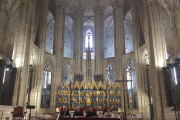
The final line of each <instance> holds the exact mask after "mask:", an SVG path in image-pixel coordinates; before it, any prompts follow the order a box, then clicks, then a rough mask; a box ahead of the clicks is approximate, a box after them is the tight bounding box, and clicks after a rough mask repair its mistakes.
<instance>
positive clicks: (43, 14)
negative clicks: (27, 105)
mask: <svg viewBox="0 0 180 120" xmlns="http://www.w3.org/2000/svg"><path fill="white" fill-rule="evenodd" d="M39 2H40V4H39V5H40V6H38V8H37V9H38V10H37V12H39V16H38V17H39V31H38V32H39V45H38V47H39V51H38V55H37V60H38V61H37V64H38V66H37V71H36V77H37V78H36V80H37V86H36V90H37V92H36V93H37V98H36V110H37V111H39V109H40V105H41V91H42V81H43V70H44V52H45V42H46V30H47V15H48V3H49V0H42V1H39Z"/></svg>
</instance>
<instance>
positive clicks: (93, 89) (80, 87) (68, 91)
mask: <svg viewBox="0 0 180 120" xmlns="http://www.w3.org/2000/svg"><path fill="white" fill-rule="evenodd" d="M86 52H87V56H86V78H85V81H83V82H78V81H76V80H74V67H73V69H72V73H71V82H70V84H69V85H68V83H67V81H66V82H65V83H64V84H62V83H61V82H60V83H59V85H58V86H57V95H56V108H62V107H63V106H67V107H68V108H69V109H70V110H74V109H75V107H76V106H80V107H81V108H83V109H86V108H88V107H90V106H92V107H94V108H96V109H97V110H102V109H104V108H106V107H107V106H110V107H111V108H112V109H113V110H117V109H118V108H121V96H122V94H121V93H122V92H121V86H120V83H116V84H115V85H114V83H113V82H112V81H111V82H110V85H107V83H106V82H107V81H106V72H105V69H104V74H103V80H98V82H92V65H91V50H90V47H89V44H88V49H87V51H86Z"/></svg>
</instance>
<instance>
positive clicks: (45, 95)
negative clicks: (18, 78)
mask: <svg viewBox="0 0 180 120" xmlns="http://www.w3.org/2000/svg"><path fill="white" fill-rule="evenodd" d="M52 72H53V66H52V63H51V61H50V59H47V60H46V61H45V63H44V71H43V80H42V91H41V108H49V107H50V96H51V81H52Z"/></svg>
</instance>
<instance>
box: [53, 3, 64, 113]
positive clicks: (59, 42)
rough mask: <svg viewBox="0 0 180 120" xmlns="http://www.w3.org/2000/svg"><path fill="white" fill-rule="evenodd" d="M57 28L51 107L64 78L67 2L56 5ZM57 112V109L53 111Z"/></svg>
mask: <svg viewBox="0 0 180 120" xmlns="http://www.w3.org/2000/svg"><path fill="white" fill-rule="evenodd" d="M56 7H57V8H56V13H55V28H54V54H55V55H56V63H55V66H54V77H53V80H52V83H51V86H52V87H51V88H52V90H51V105H50V106H51V109H52V111H53V110H55V109H53V107H54V105H55V102H56V86H57V84H58V83H59V81H61V82H62V79H63V55H64V25H65V4H64V3H60V5H58V6H56ZM52 91H53V92H52ZM53 112H55V111H53Z"/></svg>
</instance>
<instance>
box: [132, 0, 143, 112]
mask: <svg viewBox="0 0 180 120" xmlns="http://www.w3.org/2000/svg"><path fill="white" fill-rule="evenodd" d="M131 6H132V7H131V9H132V10H131V12H132V24H133V41H134V53H135V72H136V85H137V98H138V109H139V112H141V113H142V111H143V109H142V71H141V66H142V65H141V63H140V59H139V58H140V49H139V47H140V46H139V45H140V44H139V42H140V27H141V24H140V13H139V12H140V10H139V8H138V0H132V1H131Z"/></svg>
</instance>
